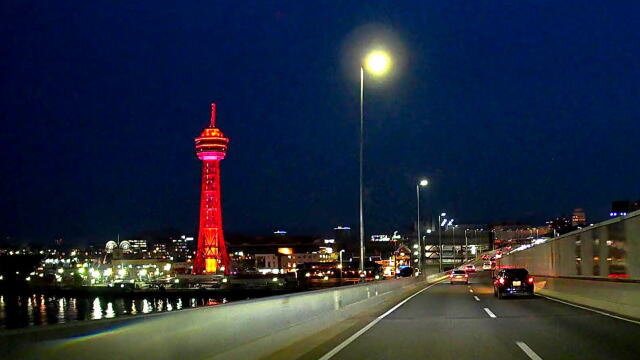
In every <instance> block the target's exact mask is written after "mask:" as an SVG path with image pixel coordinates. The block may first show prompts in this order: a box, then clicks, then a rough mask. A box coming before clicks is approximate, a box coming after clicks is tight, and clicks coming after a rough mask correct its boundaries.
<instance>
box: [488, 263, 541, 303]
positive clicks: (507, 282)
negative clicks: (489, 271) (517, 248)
mask: <svg viewBox="0 0 640 360" xmlns="http://www.w3.org/2000/svg"><path fill="white" fill-rule="evenodd" d="M533 294H534V285H533V276H531V275H529V272H528V271H527V269H523V268H510V269H501V270H500V271H498V272H497V273H496V275H495V276H494V277H493V295H494V296H497V297H498V299H502V298H504V297H505V296H533Z"/></svg>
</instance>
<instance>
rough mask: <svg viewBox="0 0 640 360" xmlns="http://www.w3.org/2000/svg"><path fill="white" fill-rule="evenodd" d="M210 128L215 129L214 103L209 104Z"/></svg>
mask: <svg viewBox="0 0 640 360" xmlns="http://www.w3.org/2000/svg"><path fill="white" fill-rule="evenodd" d="M211 127H212V128H214V127H216V103H211Z"/></svg>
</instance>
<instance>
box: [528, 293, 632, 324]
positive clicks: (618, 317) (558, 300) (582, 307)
mask: <svg viewBox="0 0 640 360" xmlns="http://www.w3.org/2000/svg"><path fill="white" fill-rule="evenodd" d="M537 295H538V296H542V297H543V298H545V299H549V300H553V301H557V302H559V303H563V304H565V305H569V306H573V307H577V308H580V309H584V310H589V311H592V312H594V313H598V314H600V315H605V316H608V317H612V318H614V319H618V320H624V321H628V322H630V323H634V324H638V325H640V321H636V320H631V319H627V318H623V317H622V316H617V315H613V314H609V313H606V312H604V311H600V310H596V309H590V308H588V307H584V306H580V305H576V304H572V303H570V302H566V301H562V300H560V299H555V298H552V297H548V296H544V295H540V294H537Z"/></svg>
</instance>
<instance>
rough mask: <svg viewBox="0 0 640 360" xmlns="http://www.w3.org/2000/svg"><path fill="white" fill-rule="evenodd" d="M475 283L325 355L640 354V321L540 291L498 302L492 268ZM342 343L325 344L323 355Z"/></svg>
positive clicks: (437, 292)
mask: <svg viewBox="0 0 640 360" xmlns="http://www.w3.org/2000/svg"><path fill="white" fill-rule="evenodd" d="M471 282H472V283H471V284H470V285H469V286H467V285H450V284H449V283H440V284H437V285H435V286H433V287H431V288H429V289H427V290H425V291H423V292H421V293H420V294H418V295H416V296H415V297H413V298H411V299H410V300H408V301H407V302H406V303H404V304H403V305H401V306H400V307H398V308H397V309H396V310H395V311H393V312H391V313H389V314H388V315H386V316H385V317H384V318H382V319H381V320H379V321H378V322H377V323H376V324H375V325H373V326H372V327H370V328H369V329H368V330H366V331H365V332H363V333H362V334H361V335H360V336H359V337H357V338H355V340H353V341H352V342H350V343H348V344H347V345H346V346H345V347H344V348H342V349H341V350H339V351H338V352H337V353H335V354H333V355H332V356H330V357H329V356H325V357H324V359H323V360H327V359H328V358H331V359H335V360H339V359H637V358H639V356H640V325H638V324H635V323H631V322H626V321H624V320H619V319H615V318H611V317H608V316H605V315H601V314H598V313H595V312H591V311H588V310H584V309H579V308H576V307H572V306H569V305H565V304H562V303H559V302H555V301H552V300H549V299H545V298H542V297H538V296H536V297H534V298H514V299H504V300H498V299H497V298H495V297H494V296H493V290H492V287H491V279H490V276H489V273H488V272H484V273H478V274H476V275H474V276H472V280H471ZM340 341H342V339H341V340H340ZM339 344H340V342H339V341H336V343H335V344H325V346H323V347H322V349H318V350H322V351H321V354H320V355H322V354H325V355H326V353H327V352H328V351H329V350H331V349H339ZM343 345H344V343H343Z"/></svg>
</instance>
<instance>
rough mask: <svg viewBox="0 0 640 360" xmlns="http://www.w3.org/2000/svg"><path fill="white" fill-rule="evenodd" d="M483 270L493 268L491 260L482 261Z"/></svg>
mask: <svg viewBox="0 0 640 360" xmlns="http://www.w3.org/2000/svg"><path fill="white" fill-rule="evenodd" d="M482 270H485V271H486V270H491V261H485V262H484V263H482Z"/></svg>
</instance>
